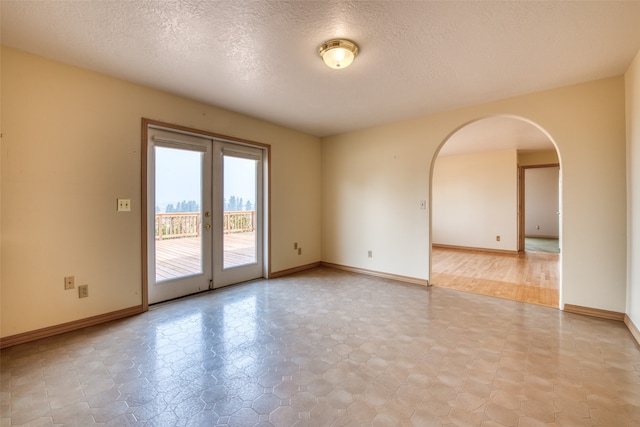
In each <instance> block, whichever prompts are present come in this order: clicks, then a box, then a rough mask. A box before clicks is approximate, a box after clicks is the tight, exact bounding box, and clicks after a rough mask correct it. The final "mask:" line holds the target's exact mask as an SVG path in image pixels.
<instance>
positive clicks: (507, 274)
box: [431, 247, 560, 308]
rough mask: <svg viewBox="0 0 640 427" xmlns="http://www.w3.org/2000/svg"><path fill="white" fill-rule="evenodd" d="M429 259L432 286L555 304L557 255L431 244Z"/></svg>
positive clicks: (557, 283) (556, 295) (540, 303)
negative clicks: (506, 252) (431, 263)
mask: <svg viewBox="0 0 640 427" xmlns="http://www.w3.org/2000/svg"><path fill="white" fill-rule="evenodd" d="M431 259H432V262H433V266H432V270H433V272H432V273H433V274H432V277H431V283H432V284H433V285H434V286H440V287H444V288H451V289H457V290H461V291H466V292H471V293H475V294H482V295H491V296H494V297H499V298H505V299H510V300H514V301H522V302H528V303H532V304H538V305H544V306H548V307H556V308H557V307H558V289H559V282H560V280H559V277H560V276H559V264H560V255H559V254H554V253H546V252H523V253H520V254H513V255H512V254H500V253H491V252H480V251H470V250H462V249H449V248H439V247H434V248H433V251H432V257H431Z"/></svg>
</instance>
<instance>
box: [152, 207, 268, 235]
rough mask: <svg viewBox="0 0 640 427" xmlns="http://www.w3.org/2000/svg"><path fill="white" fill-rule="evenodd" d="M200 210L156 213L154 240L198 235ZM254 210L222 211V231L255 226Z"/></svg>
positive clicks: (248, 229)
mask: <svg viewBox="0 0 640 427" xmlns="http://www.w3.org/2000/svg"><path fill="white" fill-rule="evenodd" d="M200 217H201V214H200V212H177V213H157V214H156V224H155V232H156V240H166V239H179V238H183V237H199V236H200V229H201V220H200ZM255 218H256V215H255V211H230V212H225V213H224V218H223V227H224V233H225V234H229V233H243V232H247V231H253V230H255V228H256V223H255Z"/></svg>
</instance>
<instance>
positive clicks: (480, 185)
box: [430, 115, 562, 307]
mask: <svg viewBox="0 0 640 427" xmlns="http://www.w3.org/2000/svg"><path fill="white" fill-rule="evenodd" d="M560 163H561V161H560V155H559V151H558V149H557V147H556V144H555V142H554V141H553V139H552V138H551V136H550V135H549V134H548V133H547V132H546V131H545V130H544V129H542V128H541V127H540V126H538V125H537V124H535V123H533V122H531V121H529V120H527V119H525V118H521V117H516V116H504V115H501V116H492V117H485V118H480V119H477V120H474V121H471V122H468V123H466V124H464V125H462V126H460V127H459V128H457V129H455V130H454V131H452V132H451V134H449V136H448V137H447V138H445V139H444V140H443V141H442V143H441V144H440V146H439V148H438V150H437V151H436V154H435V155H434V158H433V160H432V164H431V166H432V167H431V177H430V189H431V191H430V197H431V203H430V209H431V212H430V243H431V251H430V261H431V262H430V269H431V271H430V279H431V280H430V282H431V284H432V285H435V286H442V287H450V288H454V289H458V290H463V291H468V292H473V293H480V294H485V295H492V296H496V297H501V298H505V299H512V300H517V301H523V302H529V303H534V304H539V305H546V306H552V307H560V306H561V301H562V280H561V276H560V271H561V269H560V263H561V259H560V257H561V255H560V253H558V252H559V251H550V252H543V251H538V250H536V249H535V248H533V249H531V248H527V245H526V244H525V241H526V239H527V236H529V237H534V238H535V237H536V234H537V235H539V237H540V238H545V239H549V240H551V239H557V240H555V241H556V242H558V247H560V246H561V241H562V240H561V230H562V226H561V216H560V215H559V213H560V212H561V199H562V197H561V195H562V180H561V173H560ZM547 167H548V168H555V171H556V181H555V183H556V184H555V185H556V187H555V189H554V188H551V190H549V187H548V185H553V184H549V183H548V182H546V181H545V183H546V184H545V185H547V187H546V190H544V188H545V187H542V189H541V188H536V192H537V198H536V199H531V197H529V196H530V194H528V191H527V182H526V178H525V171H527V170H533V169H537V170H540V171H542V170H543V168H547ZM551 170H553V169H551ZM551 173H553V172H551ZM543 181H544V180H543ZM547 181H548V180H547ZM533 182H534V180H533V179H530V184H531V185H530V186H531V187H532V188H533V187H534V186H533ZM538 187H539V186H538ZM552 190H555V191H552ZM531 192H532V190H531V191H529V193H531ZM545 193H546V194H545ZM545 195H546V199H545ZM526 200H529V208H531V207H532V206H533V207H535V208H536V209H535V210H534V211H533V212H536V213H539V212H544V213H545V214H546V215H547V216H546V218H547V221H546V222H543V221H542V220H540V219H532V221H534V223H535V225H534V226H533V228H534V232H533V233H532V232H531V227H532V226H531V225H530V224H529V223H530V222H531V221H527V218H526V212H527V209H526V205H525V202H526ZM531 200H535V202H533V203H532V202H531ZM529 211H531V209H529ZM551 214H552V215H553V216H554V218H555V224H554V218H551V219H549V215H551ZM529 215H530V216H533V214H531V213H530V214H529ZM536 227H537V229H536ZM551 246H553V245H551Z"/></svg>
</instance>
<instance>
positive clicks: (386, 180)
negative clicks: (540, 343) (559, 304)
mask: <svg viewBox="0 0 640 427" xmlns="http://www.w3.org/2000/svg"><path fill="white" fill-rule="evenodd" d="M624 94H625V90H624V78H623V77H617V78H610V79H604V80H599V81H594V82H590V83H585V84H580V85H575V86H569V87H564V88H560V89H556V90H550V91H545V92H539V93H534V94H530V95H525V96H520V97H515V98H510V99H506V100H501V101H497V102H492V103H487V104H483V105H478V106H474V107H470V108H465V109H460V110H455V111H450V112H445V113H441V114H434V115H430V116H424V117H419V118H416V119H412V120H406V121H402V122H397V123H392V124H389V125H385V126H379V127H376V128H370V129H366V130H362V131H357V132H351V133H346V134H342V135H337V136H334V137H331V138H325V139H324V140H323V146H322V153H323V162H322V170H323V173H322V182H323V187H322V191H323V202H324V203H323V236H322V238H323V245H322V251H323V253H322V257H323V260H325V261H329V262H333V263H337V264H343V265H347V266H351V267H356V268H367V269H371V270H376V271H380V272H384V273H391V274H400V275H405V276H412V277H416V278H420V279H428V278H429V238H430V237H429V225H428V223H429V217H428V210H427V211H423V210H419V208H418V204H417V201H418V200H420V199H426V200H429V199H430V195H429V186H430V175H431V167H432V161H433V157H434V154H435V153H436V151H437V149H438V147H439V146H440V144H442V143H443V141H445V139H446V138H447V137H448V136H449V135H450V134H451V133H452V132H454V131H455V130H456V129H458V128H460V127H461V126H463V125H465V124H467V123H469V122H471V121H473V120H477V119H479V118H483V117H489V116H493V115H513V116H516V117H521V118H524V119H526V120H530V121H532V122H533V123H536V124H537V125H539V126H540V127H541V128H543V129H544V130H545V131H546V132H548V134H549V135H550V137H551V138H552V140H553V141H555V143H556V145H557V147H558V149H559V156H560V162H561V165H562V168H563V172H562V179H563V182H562V185H563V196H562V212H563V218H562V224H563V229H562V231H561V235H562V236H563V254H562V280H563V284H562V285H563V292H562V294H561V298H562V301H563V302H564V303H570V304H575V305H580V306H585V307H593V308H599V309H604V310H612V311H617V312H624V311H625V294H626V191H625V101H624ZM372 248H373V250H374V256H373V258H371V259H368V258H367V256H366V254H367V250H368V249H372Z"/></svg>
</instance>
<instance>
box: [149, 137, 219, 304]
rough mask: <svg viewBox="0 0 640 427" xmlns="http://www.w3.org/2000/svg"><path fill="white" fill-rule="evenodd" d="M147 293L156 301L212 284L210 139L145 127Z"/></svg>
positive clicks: (189, 292)
mask: <svg viewBox="0 0 640 427" xmlns="http://www.w3.org/2000/svg"><path fill="white" fill-rule="evenodd" d="M148 135H149V136H148V138H149V139H148V144H147V147H148V153H147V155H148V162H147V164H148V177H147V182H148V186H147V192H148V193H147V201H148V203H147V205H148V212H147V223H148V229H147V236H148V241H147V248H148V251H147V253H148V260H147V263H148V270H149V271H148V281H149V284H148V297H149V303H150V304H153V303H157V302H161V301H167V300H170V299H174V298H178V297H182V296H185V295H189V294H193V293H196V292H200V291H203V290H206V289H208V288H210V287H211V285H212V280H211V279H212V264H211V259H212V232H211V228H212V225H211V224H212V221H211V220H212V203H211V189H212V162H211V158H212V149H213V142H212V141H211V139H206V138H199V137H196V136H192V135H184V134H179V133H173V132H167V131H164V130H160V129H155V128H149V131H148Z"/></svg>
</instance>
